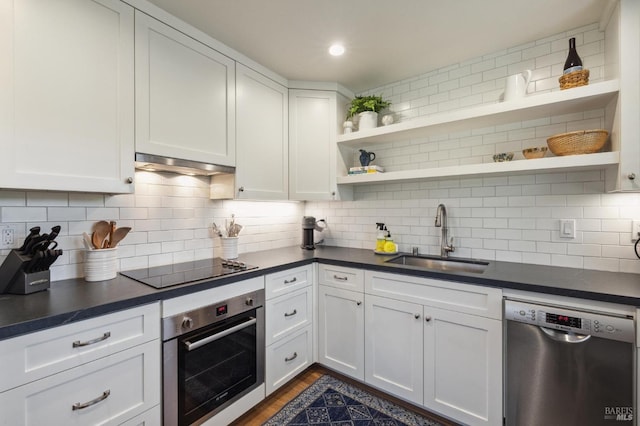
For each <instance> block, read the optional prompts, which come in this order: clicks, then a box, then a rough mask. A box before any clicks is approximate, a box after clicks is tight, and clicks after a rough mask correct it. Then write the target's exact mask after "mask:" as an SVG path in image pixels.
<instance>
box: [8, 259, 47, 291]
mask: <svg viewBox="0 0 640 426" xmlns="http://www.w3.org/2000/svg"><path fill="white" fill-rule="evenodd" d="M30 261H31V256H25V255H21V254H19V253H18V251H16V250H11V251H10V252H9V255H7V258H6V259H5V260H4V262H3V263H2V265H0V294H4V293H12V294H29V293H35V292H36V291H42V290H46V289H48V288H49V286H50V283H51V272H50V271H49V270H46V271H40V272H31V273H27V272H24V268H25V267H26V266H27V265H28V264H29V262H30Z"/></svg>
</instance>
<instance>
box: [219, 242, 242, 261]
mask: <svg viewBox="0 0 640 426" xmlns="http://www.w3.org/2000/svg"><path fill="white" fill-rule="evenodd" d="M220 239H221V240H222V258H223V259H237V258H238V237H220Z"/></svg>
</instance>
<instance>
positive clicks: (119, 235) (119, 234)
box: [109, 226, 131, 248]
mask: <svg viewBox="0 0 640 426" xmlns="http://www.w3.org/2000/svg"><path fill="white" fill-rule="evenodd" d="M129 231H131V228H129V227H128V226H123V227H122V228H117V229H116V230H115V231H113V237H111V238H112V239H111V243H110V244H109V247H111V248H114V247H115V246H117V245H118V243H119V242H120V241H122V239H123V238H124V237H126V236H127V234H128V233H129Z"/></svg>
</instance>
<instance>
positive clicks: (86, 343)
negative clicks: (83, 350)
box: [73, 331, 111, 348]
mask: <svg viewBox="0 0 640 426" xmlns="http://www.w3.org/2000/svg"><path fill="white" fill-rule="evenodd" d="M109 337H111V332H110V331H107V332H105V333H104V334H103V335H102V336H100V337H96V338H95V339H91V340H87V341H84V342H81V341H80V340H76V341H75V342H73V347H74V348H80V347H82V346H89V345H93V344H94V343H99V342H102V341H103V340H107V339H108V338H109Z"/></svg>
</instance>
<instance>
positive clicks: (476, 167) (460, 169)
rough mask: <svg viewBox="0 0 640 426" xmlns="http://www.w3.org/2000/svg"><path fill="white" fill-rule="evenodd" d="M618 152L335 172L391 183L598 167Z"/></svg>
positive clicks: (345, 180)
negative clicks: (403, 168) (348, 172)
mask: <svg viewBox="0 0 640 426" xmlns="http://www.w3.org/2000/svg"><path fill="white" fill-rule="evenodd" d="M619 161H620V153H619V152H600V153H595V154H583V155H568V156H563V157H547V158H539V159H534V160H515V161H506V162H502V163H480V164H465V165H461V166H447V167H438V168H432V169H417V170H404V171H397V172H386V173H368V174H359V175H349V176H338V178H337V182H338V184H340V185H364V184H370V183H386V182H389V183H394V182H402V181H411V180H416V179H434V178H435V179H437V178H447V177H451V178H455V177H471V176H499V175H506V174H510V175H511V174H524V173H545V172H563V171H578V170H598V169H606V168H608V167H614V166H616V165H617V164H618V163H619Z"/></svg>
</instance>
